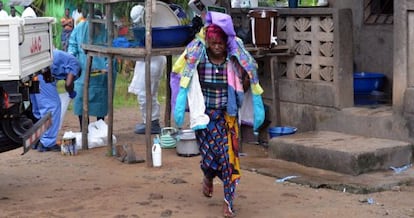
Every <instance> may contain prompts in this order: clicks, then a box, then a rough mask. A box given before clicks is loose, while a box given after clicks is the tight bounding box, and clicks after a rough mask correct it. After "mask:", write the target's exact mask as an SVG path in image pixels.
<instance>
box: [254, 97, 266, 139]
mask: <svg viewBox="0 0 414 218" xmlns="http://www.w3.org/2000/svg"><path fill="white" fill-rule="evenodd" d="M252 97H253V98H252V101H253V113H254V116H253V130H254V131H255V132H257V130H258V129H259V127H260V126H261V125H262V124H263V122H264V119H265V109H264V105H263V99H262V96H261V95H255V94H253V95H252Z"/></svg>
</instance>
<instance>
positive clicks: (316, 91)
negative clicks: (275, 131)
mask: <svg viewBox="0 0 414 218" xmlns="http://www.w3.org/2000/svg"><path fill="white" fill-rule="evenodd" d="M272 9H274V8H272ZM276 10H278V13H279V16H278V18H277V20H278V22H277V27H276V28H277V37H278V40H277V41H278V43H279V44H280V45H288V46H289V47H290V49H291V51H292V52H293V53H294V55H293V56H289V57H280V58H279V59H278V62H277V63H274V64H277V67H276V69H278V70H277V71H278V72H272V73H275V74H276V79H277V82H278V85H279V86H278V87H279V99H280V106H281V107H280V110H281V123H282V124H288V125H295V126H296V127H299V128H300V129H301V130H303V131H307V130H314V129H313V128H314V127H315V126H316V122H318V119H320V117H321V116H322V117H323V116H324V114H325V113H329V114H332V113H333V112H335V111H337V110H340V109H342V108H345V107H351V106H353V65H352V64H353V53H352V48H353V40H352V33H353V32H352V13H351V10H350V9H335V8H295V9H290V8H280V9H278V8H277V9H276ZM247 14H248V10H237V9H233V10H232V16H234V17H235V18H236V19H237V22H236V28H243V27H246V26H248V23H249V18H248V16H247ZM246 22H247V24H246ZM244 32H246V31H244ZM248 40H249V38H246V42H247V43H248V42H249V41H248ZM264 70H267V68H265V69H264ZM259 73H260V69H259ZM262 85H264V89H265V92H266V91H267V90H269V89H270V88H271V87H270V86H268V83H266V82H265V83H263V84H262ZM265 97H266V95H265Z"/></svg>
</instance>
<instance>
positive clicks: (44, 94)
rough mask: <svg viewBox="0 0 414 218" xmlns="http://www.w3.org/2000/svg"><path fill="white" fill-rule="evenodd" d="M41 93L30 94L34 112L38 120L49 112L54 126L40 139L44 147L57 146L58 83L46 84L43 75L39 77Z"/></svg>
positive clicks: (58, 115) (58, 120)
mask: <svg viewBox="0 0 414 218" xmlns="http://www.w3.org/2000/svg"><path fill="white" fill-rule="evenodd" d="M38 78H39V86H40V93H37V94H30V100H31V102H32V112H33V115H34V116H35V117H36V118H37V119H41V118H42V117H44V116H45V115H46V114H47V113H48V112H51V113H52V125H51V126H50V128H49V129H47V130H46V132H45V133H44V134H43V135H42V137H41V138H40V142H41V143H42V144H43V146H44V147H52V146H54V145H56V139H57V136H58V133H59V123H60V113H61V107H60V98H59V93H58V91H57V88H56V82H51V83H46V82H45V80H44V79H43V75H41V74H40V75H39V76H38Z"/></svg>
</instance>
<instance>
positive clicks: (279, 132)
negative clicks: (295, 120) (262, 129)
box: [269, 126, 298, 138]
mask: <svg viewBox="0 0 414 218" xmlns="http://www.w3.org/2000/svg"><path fill="white" fill-rule="evenodd" d="M297 130H298V128H296V127H292V126H275V127H270V128H269V136H270V138H273V137H278V136H283V135H292V134H295V133H296V131H297Z"/></svg>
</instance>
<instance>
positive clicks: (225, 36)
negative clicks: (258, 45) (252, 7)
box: [174, 11, 265, 217]
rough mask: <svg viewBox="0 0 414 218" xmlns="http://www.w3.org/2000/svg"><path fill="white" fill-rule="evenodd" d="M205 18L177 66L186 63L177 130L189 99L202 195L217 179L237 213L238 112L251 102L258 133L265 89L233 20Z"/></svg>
mask: <svg viewBox="0 0 414 218" xmlns="http://www.w3.org/2000/svg"><path fill="white" fill-rule="evenodd" d="M205 19H206V25H205V28H204V29H202V31H200V33H199V34H198V35H197V37H196V38H195V39H194V40H193V41H191V42H190V43H189V44H188V45H187V47H186V49H185V51H184V54H183V55H182V56H180V58H179V59H178V60H177V62H176V63H175V64H174V65H182V66H183V67H182V69H181V71H180V72H179V73H180V74H181V78H180V83H179V87H178V89H179V90H178V94H177V97H176V104H175V107H174V120H175V123H176V125H177V127H178V128H181V127H182V126H183V122H184V114H185V111H186V103H188V108H189V113H190V127H191V128H192V129H193V130H194V131H195V136H196V141H197V144H198V146H199V149H200V154H201V161H200V168H201V170H202V172H203V174H204V178H203V180H202V193H203V194H204V196H206V197H209V198H211V197H212V195H213V184H214V183H213V179H214V178H215V177H218V178H219V179H220V180H221V181H222V184H223V189H224V204H223V215H224V217H234V216H235V212H234V206H233V200H234V197H235V190H236V185H237V184H238V182H239V180H240V177H241V171H240V163H239V124H238V110H239V109H240V108H241V106H242V105H243V104H251V105H252V108H253V118H254V123H253V128H254V130H255V131H257V130H258V128H259V127H260V126H261V125H262V123H263V121H264V116H265V112H264V105H263V100H262V96H261V95H262V93H263V89H262V88H261V86H260V84H259V80H258V76H257V63H256V61H255V59H254V58H253V57H252V56H251V55H250V53H249V52H248V51H246V49H245V48H244V45H243V42H242V41H241V39H239V38H237V37H236V34H235V31H234V27H233V23H232V18H231V17H230V16H229V15H227V14H223V13H219V12H212V11H211V12H207V14H206V18H205ZM180 62H181V63H180ZM174 69H176V68H174ZM175 88H177V87H175ZM247 94H251V95H252V98H251V101H244V100H243V99H244V96H245V95H247Z"/></svg>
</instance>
